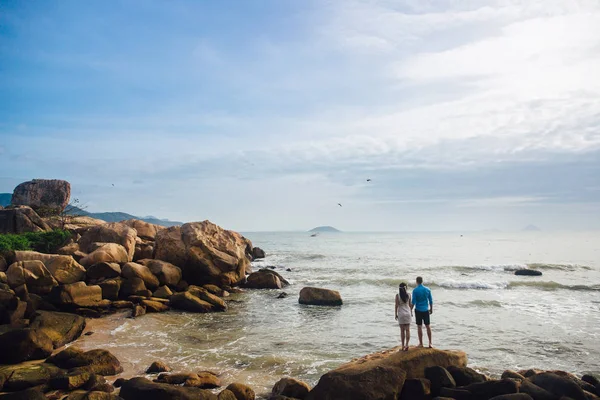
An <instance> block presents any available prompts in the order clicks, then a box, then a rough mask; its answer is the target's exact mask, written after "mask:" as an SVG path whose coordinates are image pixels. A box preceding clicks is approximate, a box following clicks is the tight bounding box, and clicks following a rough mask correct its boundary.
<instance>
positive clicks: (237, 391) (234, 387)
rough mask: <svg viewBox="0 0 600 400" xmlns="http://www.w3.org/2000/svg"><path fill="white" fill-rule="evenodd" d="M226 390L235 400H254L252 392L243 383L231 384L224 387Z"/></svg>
mask: <svg viewBox="0 0 600 400" xmlns="http://www.w3.org/2000/svg"><path fill="white" fill-rule="evenodd" d="M226 389H227V390H229V391H231V392H232V393H233V394H234V395H235V398H236V399H237V400H254V399H255V397H256V396H255V394H254V390H252V388H250V387H249V386H247V385H244V384H243V383H232V384H230V385H229V386H227V387H226Z"/></svg>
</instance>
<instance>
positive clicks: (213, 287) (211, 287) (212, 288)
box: [202, 284, 229, 297]
mask: <svg viewBox="0 0 600 400" xmlns="http://www.w3.org/2000/svg"><path fill="white" fill-rule="evenodd" d="M202 287H203V288H204V289H206V290H208V291H209V292H210V293H212V294H214V295H215V296H219V297H227V296H229V293H228V292H227V291H226V290H224V289H221V288H220V287H218V286H217V285H211V284H206V285H202Z"/></svg>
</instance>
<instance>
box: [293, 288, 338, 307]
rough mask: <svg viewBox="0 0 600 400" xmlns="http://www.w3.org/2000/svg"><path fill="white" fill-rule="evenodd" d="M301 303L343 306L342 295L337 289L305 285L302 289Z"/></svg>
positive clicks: (299, 300)
mask: <svg viewBox="0 0 600 400" xmlns="http://www.w3.org/2000/svg"><path fill="white" fill-rule="evenodd" d="M298 302H299V303H300V304H312V305H318V306H341V305H342V296H340V292H338V291H336V290H329V289H321V288H315V287H304V288H302V290H300V298H299V299H298Z"/></svg>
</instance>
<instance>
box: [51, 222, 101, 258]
mask: <svg viewBox="0 0 600 400" xmlns="http://www.w3.org/2000/svg"><path fill="white" fill-rule="evenodd" d="M44 221H46V223H47V224H48V225H49V226H50V228H52V229H64V230H67V231H71V232H77V233H83V232H85V231H86V230H88V229H89V228H91V227H92V226H96V225H104V224H106V221H103V220H101V219H97V218H92V217H88V216H85V215H64V214H63V215H61V216H59V217H52V218H45V219H44ZM61 254H62V253H61Z"/></svg>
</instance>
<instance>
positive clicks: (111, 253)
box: [80, 243, 129, 267]
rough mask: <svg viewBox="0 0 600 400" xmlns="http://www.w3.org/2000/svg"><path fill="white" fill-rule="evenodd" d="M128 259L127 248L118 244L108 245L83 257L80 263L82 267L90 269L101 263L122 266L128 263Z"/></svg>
mask: <svg viewBox="0 0 600 400" xmlns="http://www.w3.org/2000/svg"><path fill="white" fill-rule="evenodd" d="M128 258H129V256H128V254H127V250H125V247H123V246H121V245H120V244H117V243H106V244H104V245H102V246H101V247H99V248H97V249H96V250H94V251H92V252H91V253H90V254H88V255H87V256H85V257H83V258H82V259H81V260H80V262H81V265H83V266H86V267H89V266H92V265H94V264H98V263H101V262H109V263H118V264H122V263H126V262H127V261H128Z"/></svg>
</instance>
